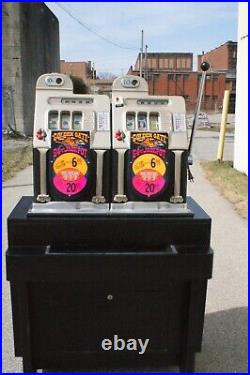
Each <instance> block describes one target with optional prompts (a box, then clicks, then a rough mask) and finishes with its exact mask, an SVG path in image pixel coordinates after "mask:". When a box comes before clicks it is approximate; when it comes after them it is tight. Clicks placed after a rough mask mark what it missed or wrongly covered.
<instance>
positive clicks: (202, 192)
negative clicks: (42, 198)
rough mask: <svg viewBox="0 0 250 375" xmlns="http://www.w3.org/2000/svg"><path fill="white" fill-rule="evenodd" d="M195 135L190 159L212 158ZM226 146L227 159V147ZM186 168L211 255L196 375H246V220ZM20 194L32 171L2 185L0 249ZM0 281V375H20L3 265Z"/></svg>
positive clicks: (26, 191)
mask: <svg viewBox="0 0 250 375" xmlns="http://www.w3.org/2000/svg"><path fill="white" fill-rule="evenodd" d="M200 133H202V134H204V133H206V132H199V134H198V133H197V142H196V145H195V147H194V159H196V160H197V159H201V156H202V155H201V154H202V153H203V150H204V147H205V146H206V149H207V150H210V151H207V156H206V157H207V158H214V157H212V156H211V155H212V154H213V146H212V147H210V146H209V144H211V143H213V140H211V139H213V138H211V137H209V136H207V135H206V134H205V135H204V136H202V135H200ZM212 136H214V133H213V135H212ZM199 137H201V139H200V140H199ZM204 137H205V140H204V139H203V138H204ZM203 142H204V144H201V143H203ZM226 144H228V141H227V142H226ZM227 147H228V150H231V151H228V152H229V154H230V153H231V154H232V145H231V146H227ZM229 156H230V155H229ZM191 168H192V173H193V175H194V178H195V182H194V183H189V185H188V192H189V195H191V196H192V197H193V198H194V199H196V200H197V202H198V203H199V204H200V205H201V206H202V207H203V208H204V210H205V211H207V213H208V214H209V215H210V216H211V217H212V247H213V249H214V252H215V257H214V269H213V278H212V280H210V281H209V283H208V285H209V286H208V294H207V304H206V318H205V327H204V337H203V350H202V353H199V354H197V356H196V371H197V372H247V221H246V220H244V219H242V218H241V217H240V216H239V215H238V214H237V212H236V211H235V210H234V208H233V206H232V205H231V204H230V203H229V202H228V201H227V200H226V199H225V198H223V197H222V196H221V194H220V193H219V192H218V191H217V189H216V188H215V187H214V186H213V185H212V184H211V183H210V182H209V181H208V180H207V179H206V178H205V176H204V174H203V172H202V170H201V168H200V167H199V163H198V162H195V165H194V166H193V167H191ZM22 195H32V167H28V168H27V169H25V170H24V171H22V172H20V173H19V174H18V175H17V176H16V177H15V178H13V179H11V180H9V181H7V182H6V183H5V184H4V187H3V249H4V250H5V249H6V248H7V238H6V218H7V216H8V215H9V213H10V211H11V210H12V209H13V207H14V206H15V204H16V203H17V202H18V200H19V198H20V197H21V196H22ZM3 280H4V281H3V322H4V324H3V340H4V342H3V372H13V373H15V372H21V371H22V367H21V360H20V359H15V358H14V351H13V339H12V323H11V309H10V296H9V285H8V283H7V282H6V281H5V262H4V261H3ZM167 370H169V369H166V371H167ZM171 370H172V369H171Z"/></svg>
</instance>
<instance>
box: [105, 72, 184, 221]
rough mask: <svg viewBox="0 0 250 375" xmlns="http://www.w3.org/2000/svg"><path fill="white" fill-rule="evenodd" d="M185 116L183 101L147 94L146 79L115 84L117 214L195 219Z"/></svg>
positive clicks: (119, 80) (129, 78) (114, 195)
mask: <svg viewBox="0 0 250 375" xmlns="http://www.w3.org/2000/svg"><path fill="white" fill-rule="evenodd" d="M185 113H186V110H185V101H184V98H183V97H181V96H151V95H148V85H147V82H146V81H145V80H144V78H141V77H136V76H125V77H120V78H117V79H116V80H115V81H114V83H113V90H112V126H113V129H112V130H113V134H112V147H113V149H114V150H115V151H114V161H113V168H114V173H113V178H114V180H113V192H112V211H113V212H127V213H137V212H138V213H139V212H155V213H177V214H178V213H181V214H188V215H190V214H191V212H190V210H189V209H188V208H187V204H186V185H187V163H188V134H187V127H186V114H185Z"/></svg>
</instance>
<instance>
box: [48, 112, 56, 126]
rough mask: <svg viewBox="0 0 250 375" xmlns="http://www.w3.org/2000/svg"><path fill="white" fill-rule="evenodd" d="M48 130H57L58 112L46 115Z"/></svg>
mask: <svg viewBox="0 0 250 375" xmlns="http://www.w3.org/2000/svg"><path fill="white" fill-rule="evenodd" d="M48 128H49V129H50V130H57V129H58V112H57V111H50V112H49V114H48Z"/></svg>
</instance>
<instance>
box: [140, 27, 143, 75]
mask: <svg viewBox="0 0 250 375" xmlns="http://www.w3.org/2000/svg"><path fill="white" fill-rule="evenodd" d="M142 56H143V30H142V31H141V55H140V77H141V76H142Z"/></svg>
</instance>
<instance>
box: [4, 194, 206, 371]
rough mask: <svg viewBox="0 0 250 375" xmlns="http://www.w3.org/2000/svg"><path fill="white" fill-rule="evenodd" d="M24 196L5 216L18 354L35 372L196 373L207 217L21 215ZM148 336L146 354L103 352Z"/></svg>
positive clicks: (197, 214) (200, 212) (28, 202)
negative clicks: (118, 341)
mask: <svg viewBox="0 0 250 375" xmlns="http://www.w3.org/2000/svg"><path fill="white" fill-rule="evenodd" d="M31 203H32V198H31V197H23V198H22V199H21V201H20V202H19V203H18V205H17V206H16V207H15V209H14V210H13V212H12V213H11V215H10V216H9V218H8V239H9V248H8V250H7V254H6V259H7V278H8V280H9V281H10V285H11V297H12V311H13V327H14V341H15V355H16V356H18V357H23V364H24V372H35V371H36V370H38V369H57V370H60V371H65V372H66V371H73V370H75V371H80V372H84V371H89V370H91V371H98V370H108V371H113V370H127V371H133V370H135V369H141V370H144V371H145V370H150V371H156V370H157V369H158V368H163V367H164V369H167V367H168V366H172V365H177V366H179V368H180V370H181V371H183V372H193V371H194V362H195V353H196V352H198V351H200V350H201V342H202V332H203V321H204V310H205V302H206V290H207V280H208V279H209V278H211V274H212V260H213V252H212V250H211V249H210V226H211V219H210V218H209V217H208V216H207V214H206V213H205V212H204V211H203V210H202V209H201V208H200V207H199V206H198V205H197V203H195V201H194V200H192V199H191V198H188V206H189V207H190V208H191V210H192V211H193V213H194V216H193V217H190V216H189V217H184V216H167V215H165V216H164V215H163V216H156V215H143V216H126V215H119V216H112V215H107V216H95V217H93V216H89V217H86V216H80V217H79V216H71V217H67V216H64V217H55V216H54V217H28V216H27V211H28V209H29V208H30V206H31ZM114 335H118V336H119V338H122V339H124V340H128V339H132V338H133V339H138V338H141V339H142V340H145V339H146V338H148V339H149V344H148V347H147V350H146V351H145V353H144V354H142V355H140V354H138V351H129V350H116V351H115V350H113V349H111V350H108V351H104V350H103V349H102V346H101V343H102V340H103V339H105V338H108V339H111V340H113V337H114Z"/></svg>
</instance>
